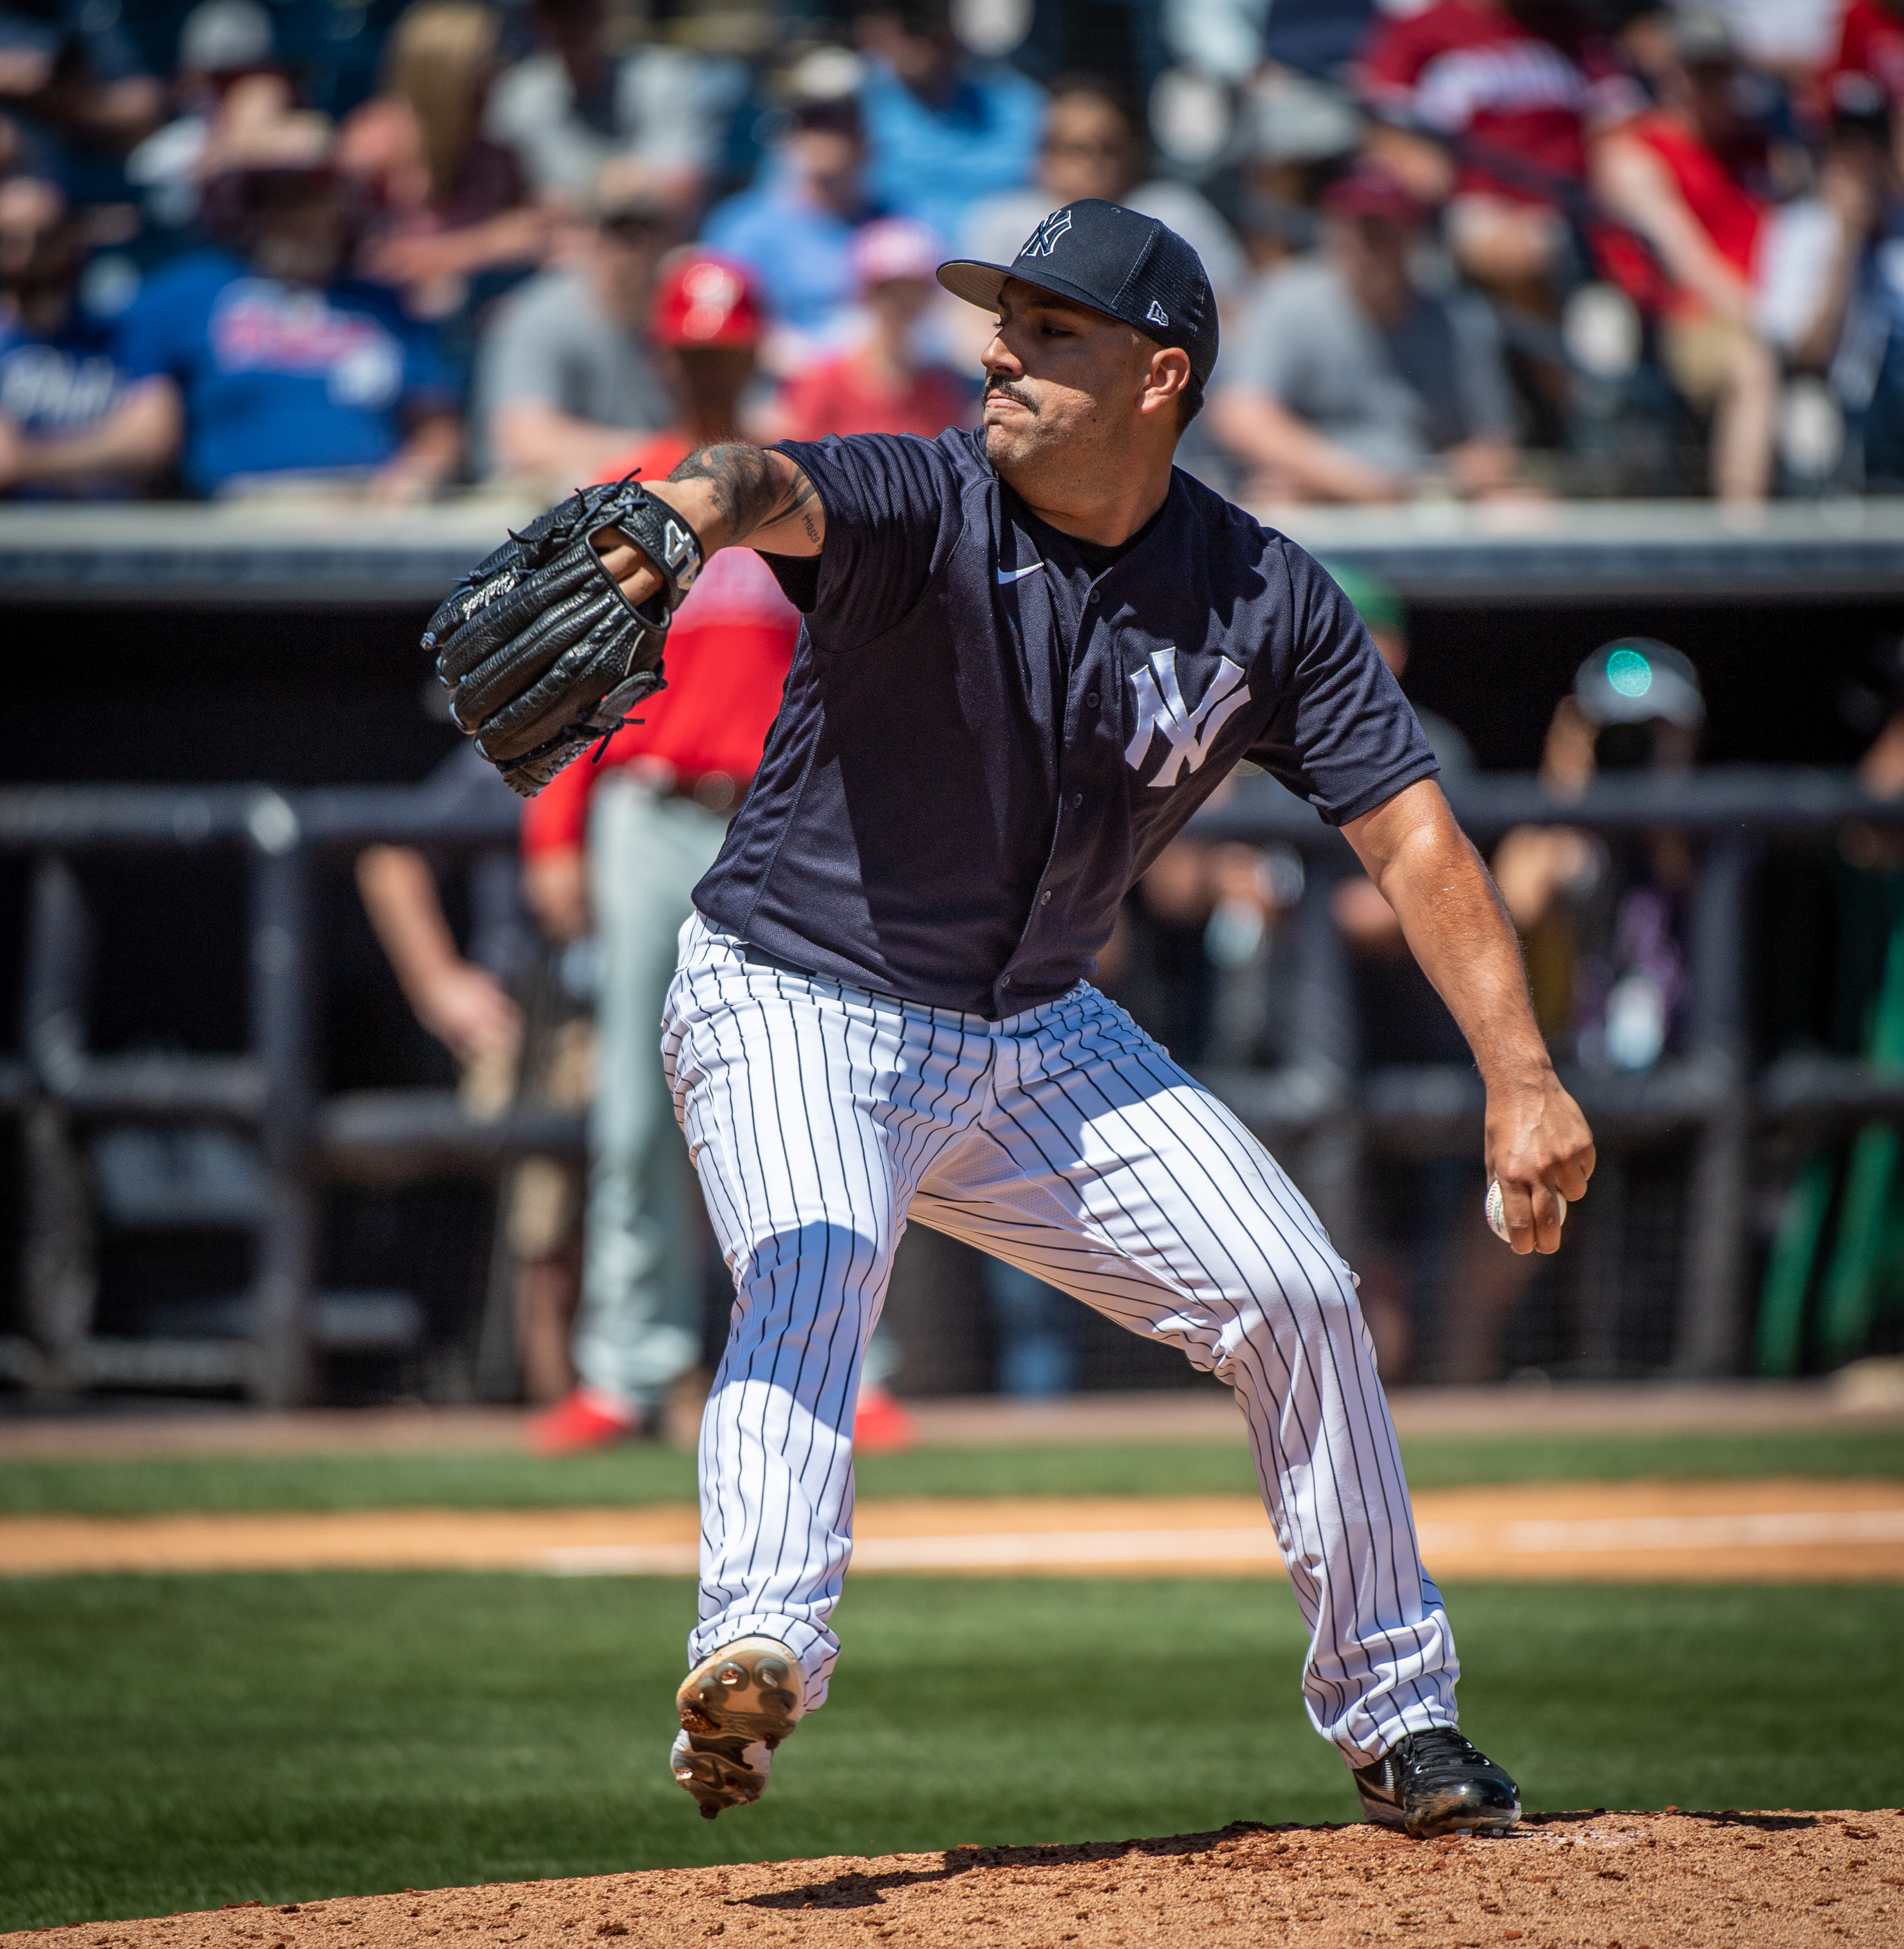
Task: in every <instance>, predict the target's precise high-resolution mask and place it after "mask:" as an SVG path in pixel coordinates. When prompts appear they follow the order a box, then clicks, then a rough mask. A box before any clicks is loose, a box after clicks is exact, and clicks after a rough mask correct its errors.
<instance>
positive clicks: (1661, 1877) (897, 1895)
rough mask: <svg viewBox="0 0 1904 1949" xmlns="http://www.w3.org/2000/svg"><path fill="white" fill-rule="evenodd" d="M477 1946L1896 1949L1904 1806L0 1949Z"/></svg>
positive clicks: (1142, 1858) (1143, 1856)
mask: <svg viewBox="0 0 1904 1949" xmlns="http://www.w3.org/2000/svg"><path fill="white" fill-rule="evenodd" d="M728 1818H729V1819H730V1820H731V1819H732V1818H733V1817H732V1816H731V1815H730V1816H728ZM462 1935H481V1936H482V1937H483V1938H484V1939H485V1941H487V1942H494V1943H498V1944H517V1943H530V1944H536V1945H537V1949H623V1944H624V1943H625V1944H626V1949H646V1945H648V1944H679V1943H689V1942H694V1943H700V1942H704V1941H708V1940H710V1938H723V1939H722V1949H730V1945H731V1949H741V1945H744V1944H758V1945H760V1949H766V1945H767V1944H789V1945H792V1944H816V1945H819V1944H826V1945H834V1944H848V1943H866V1944H871V1943H874V1942H879V1943H888V1942H890V1943H893V1944H899V1945H903V1944H907V1943H910V1942H915V1941H916V1942H918V1943H921V1944H925V1943H953V1942H956V1943H961V1944H983V1945H986V1949H991V1945H993V1944H997V1945H1001V1949H1005V1946H1006V1945H1008V1949H1056V1945H1058V1944H1061V1943H1073V1944H1077V1945H1078V1949H1100V1945H1102V1949H1116V1945H1120V1944H1128V1945H1133V1949H1134V1945H1136V1944H1169V1945H1175V1944H1182V1945H1185V1949H1188V1945H1190V1944H1204V1943H1218V1944H1238V1945H1241V1944H1246V1943H1250V1944H1253V1943H1260V1942H1278V1943H1285V1942H1286V1943H1301V1944H1306V1945H1309V1944H1313V1945H1318V1949H1333V1946H1334V1945H1337V1944H1340V1945H1342V1949H1352V1945H1353V1949H1359V1945H1362V1944H1367V1943H1370V1942H1401V1943H1406V1944H1410V1945H1418V1949H1481V1945H1484V1944H1485V1945H1492V1944H1496V1943H1514V1944H1520V1945H1522V1949H1587V1945H1592V1949H1666V1945H1667V1944H1674V1945H1677V1944H1697V1945H1705V1944H1738V1945H1740V1949H1746V1945H1750V1949H1758V1945H1761V1944H1772V1945H1778V1949H1784V1945H1800V1944H1803V1945H1810V1944H1820V1945H1829V1949H1836V1946H1837V1944H1840V1943H1842V1942H1850V1943H1856V1944H1885V1943H1892V1942H1896V1941H1899V1940H1900V1939H1904V1811H1891V1810H1887V1811H1881V1812H1878V1813H1832V1814H1794V1813H1791V1812H1789V1811H1786V1812H1781V1813H1743V1814H1742V1813H1737V1812H1727V1813H1723V1814H1680V1813H1677V1812H1669V1813H1666V1814H1538V1815H1535V1816H1533V1817H1530V1818H1529V1819H1528V1820H1526V1821H1525V1822H1524V1823H1522V1825H1521V1826H1520V1829H1519V1831H1518V1832H1517V1833H1515V1834H1514V1835H1513V1836H1511V1837H1509V1838H1508V1839H1502V1840H1495V1841H1469V1840H1463V1839H1446V1840H1441V1841H1432V1842H1414V1841H1409V1840H1407V1839H1404V1838H1403V1837H1402V1836H1399V1835H1396V1834H1393V1833H1388V1832H1384V1831H1382V1830H1381V1829H1377V1828H1373V1827H1366V1826H1352V1827H1279V1828H1269V1827H1258V1826H1250V1825H1247V1824H1241V1823H1240V1824H1238V1825H1237V1826H1233V1827H1230V1828H1226V1829H1224V1830H1223V1831H1222V1832H1220V1833H1216V1834H1191V1835H1183V1836H1177V1837H1176V1838H1175V1839H1169V1840H1157V1841H1126V1842H1105V1843H1101V1844H1097V1845H1086V1846H1062V1847H1060V1846H1054V1847H1045V1848H1035V1847H1033V1848H952V1849H949V1850H948V1851H946V1852H944V1853H943V1854H894V1855H889V1856H887V1857H884V1859H881V1860H852V1859H848V1858H845V1857H834V1858H833V1859H831V1860H807V1861H780V1862H771V1863H759V1864H750V1865H747V1866H744V1867H725V1868H718V1867H717V1868H696V1869H683V1870H658V1871H656V1872H654V1873H647V1874H632V1875H607V1876H599V1877H597V1878H595V1879H589V1880H579V1881H550V1882H516V1883H503V1884H499V1885H494V1886H491V1887H486V1888H440V1889H436V1890H432V1891H427V1892H418V1891H405V1893H403V1894H402V1895H377V1896H362V1897H356V1898H343V1899H339V1900H336V1901H319V1902H306V1903H304V1904H293V1905H290V1906H288V1907H262V1906H260V1905H259V1904H256V1903H253V1904H247V1905H244V1906H243V1907H235V1908H227V1909H222V1910H217V1911H215V1912H213V1913H206V1914H197V1915H177V1916H166V1917H164V1918H162V1919H154V1920H151V1921H142V1922H116V1923H87V1924H82V1925H79V1926H73V1927H70V1928H66V1929H39V1930H35V1931H32V1932H25V1933H22V1934H19V1935H4V1936H0V1949H8V1945H11V1949H25V1945H26V1944H27V1943H28V1942H29V1941H30V1942H31V1943H32V1944H33V1949H450V1944H449V1942H446V1941H445V1939H444V1938H452V1939H453V1938H457V1937H459V1936H462ZM615 1938H621V1940H620V1941H617V1940H616V1939H615Z"/></svg>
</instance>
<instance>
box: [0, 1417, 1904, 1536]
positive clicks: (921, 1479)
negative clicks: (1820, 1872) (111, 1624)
mask: <svg viewBox="0 0 1904 1949" xmlns="http://www.w3.org/2000/svg"><path fill="white" fill-rule="evenodd" d="M1403 1449H1404V1452H1405V1454H1406V1456H1407V1459H1408V1467H1409V1479H1410V1481H1412V1483H1413V1484H1414V1485H1415V1487H1417V1488H1422V1489H1430V1488H1450V1487H1459V1486H1462V1485H1464V1484H1470V1483H1484V1482H1524V1481H1631V1480H1632V1479H1633V1478H1636V1477H1639V1476H1648V1475H1663V1476H1673V1477H1679V1478H1686V1479H1694V1478H1706V1479H1710V1478H1723V1477H1737V1476H1744V1475H1819V1476H1845V1475H1889V1476H1904V1429H1883V1428H1878V1429H1865V1430H1857V1429H1847V1430H1843V1431H1837V1430H1829V1429H1825V1430H1809V1429H1805V1430H1790V1429H1780V1430H1774V1431H1768V1432H1766V1433H1763V1434H1752V1435H1733V1434H1723V1435H1553V1436H1545V1437H1534V1438H1530V1437H1527V1436H1524V1435H1516V1436H1513V1437H1502V1436H1488V1437H1478V1436H1477V1437H1474V1438H1449V1437H1440V1436H1437V1437H1434V1438H1421V1439H1418V1440H1415V1441H1408V1442H1405V1443H1404V1444H1403ZM859 1485H860V1493H861V1494H862V1495H866V1496H1000V1495H1048V1496H1059V1495H1198V1494H1213V1493H1216V1494H1220V1493H1223V1492H1225V1491H1238V1492H1241V1493H1247V1492H1249V1491H1251V1490H1252V1489H1253V1487H1254V1486H1255V1484H1254V1479H1253V1476H1252V1475H1251V1474H1250V1459H1249V1455H1248V1453H1247V1450H1245V1448H1244V1445H1243V1443H1242V1441H1241V1438H1240V1435H1239V1438H1238V1440H1236V1441H1229V1442H1222V1441H1198V1442H1155V1443H1150V1442H1144V1443H1129V1444H1115V1443H1093V1444H1081V1445H1079V1446H1077V1447H1042V1448H968V1449H929V1450H924V1451H921V1452H920V1453H915V1454H912V1455H893V1456H870V1457H868V1459H865V1461H863V1462H862V1463H860V1465H859ZM693 1498H694V1458H693V1457H692V1456H689V1455H682V1454H676V1453H672V1452H671V1451H670V1450H666V1449H664V1448H659V1447H630V1448H624V1449H620V1450H614V1451H612V1452H610V1453H598V1454H594V1455H582V1456H567V1457H564V1458H563V1459H559V1460H553V1461H549V1460H543V1459H540V1458H539V1457H537V1456H530V1455H523V1454H511V1453H503V1452H500V1451H497V1450H486V1451H483V1452H480V1453H467V1454H421V1455H418V1454H400V1455H194V1456H157V1457H150V1458H141V1459H131V1460H111V1459H108V1460H82V1461H12V1462H8V1463H4V1464H0V1515H158V1514H161V1513H163V1512H166V1511H168V1510H194V1511H196V1510H216V1509H402V1508H411V1507H425V1506H428V1507H440V1508H452V1509H542V1508H561V1507H565V1506H626V1505H629V1504H633V1503H657V1502H688V1501H691V1500H693Z"/></svg>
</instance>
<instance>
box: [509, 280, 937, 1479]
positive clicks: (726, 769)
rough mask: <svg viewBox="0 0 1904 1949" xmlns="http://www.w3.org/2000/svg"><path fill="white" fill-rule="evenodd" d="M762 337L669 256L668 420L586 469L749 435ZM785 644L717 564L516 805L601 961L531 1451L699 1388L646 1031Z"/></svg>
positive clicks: (526, 835) (738, 559) (672, 456)
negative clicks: (567, 1285)
mask: <svg viewBox="0 0 1904 1949" xmlns="http://www.w3.org/2000/svg"><path fill="white" fill-rule="evenodd" d="M764 329H765V319H764V316H763V307H762V305H761V302H760V296H759V289H758V287H757V286H756V284H755V282H754V280H753V274H752V273H751V272H749V271H748V270H747V269H746V267H745V266H743V265H741V264H738V263H735V261H734V260H732V259H731V258H725V257H719V256H715V255H713V253H710V252H708V251H705V250H693V249H690V250H685V251H683V252H681V253H678V254H677V255H676V256H675V257H674V258H673V259H672V260H670V261H669V262H667V263H664V265H663V268H662V271H661V275H660V280H659V282H658V284H657V289H656V292H655V299H654V317H653V320H652V323H651V337H652V338H653V340H654V345H655V347H656V349H657V351H658V352H659V353H660V356H662V358H663V359H664V360H665V361H666V363H667V365H668V367H669V368H670V369H669V376H670V378H672V381H673V385H674V390H675V394H676V398H677V399H679V402H680V405H681V419H680V421H679V424H677V425H676V426H675V427H671V428H670V429H669V431H666V432H665V433H660V434H654V435H652V436H651V437H649V438H648V439H647V440H645V441H643V442H642V443H641V444H640V445H638V446H635V448H633V449H632V451H630V452H628V453H627V454H626V455H623V456H622V457H621V458H620V460H618V461H617V462H616V463H614V464H613V465H611V466H610V467H609V468H606V469H604V473H603V476H602V477H603V478H604V479H605V480H619V479H620V478H621V477H622V476H623V475H624V474H631V473H632V474H639V475H640V476H641V478H643V479H644V480H665V479H666V477H667V475H668V474H669V471H671V470H672V468H674V466H675V465H676V463H677V462H679V461H681V460H682V459H683V458H685V457H686V456H687V455H688V454H690V453H691V452H695V451H696V450H697V449H700V448H701V447H704V446H713V445H716V444H717V443H721V442H724V441H730V440H740V439H744V438H745V437H746V436H745V435H744V434H743V433H742V432H741V431H740V424H741V399H742V396H743V395H744V393H745V392H746V391H747V387H749V385H750V384H751V383H752V381H753V378H754V373H755V362H756V355H757V353H758V351H759V344H760V340H761V337H762V334H763V331H764ZM799 633H800V615H799V612H798V611H797V610H796V609H795V608H794V605H792V604H791V603H790V602H789V601H787V598H786V597H785V596H784V595H782V594H781V591H780V586H779V584H778V583H777V582H775V580H774V578H773V576H772V574H771V573H770V572H769V570H768V568H767V567H766V564H765V563H763V561H762V560H761V559H760V558H759V555H756V554H754V553H753V552H752V551H751V550H750V549H728V550H726V551H725V552H723V553H722V554H721V555H717V556H716V557H715V558H714V559H713V561H711V562H710V564H709V565H708V568H707V573H706V574H704V575H703V576H702V577H701V578H700V580H699V581H698V582H697V583H696V584H695V585H694V589H693V591H692V592H691V594H690V595H689V596H688V599H687V601H685V602H684V603H683V604H682V606H681V608H680V609H679V611H677V612H676V616H675V618H674V625H673V627H672V629H671V630H670V631H669V636H668V654H667V678H668V682H667V688H666V689H665V690H664V691H663V692H661V693H660V695H658V696H657V697H656V698H654V699H653V700H652V701H651V702H650V703H648V704H646V705H645V706H644V707H643V710H642V721H641V722H639V723H633V724H630V725H629V726H626V728H625V729H623V730H621V731H619V732H617V733H616V735H615V736H614V737H613V738H612V739H610V741H609V742H608V744H607V747H606V748H605V749H604V751H602V752H601V757H600V762H599V763H595V764H577V765H571V766H570V767H569V768H568V769H567V770H566V771H564V772H562V773H561V775H560V776H558V778H557V779H555V780H554V782H553V783H551V785H548V787H546V788H545V789H544V791H542V793H541V794H540V795H539V796H538V797H535V798H533V799H531V800H529V801H528V803H527V804H526V806H525V807H523V828H522V844H523V891H524V893H525V894H526V897H527V898H528V900H529V903H530V906H531V907H532V908H533V909H534V911H535V913H536V918H537V919H539V921H540V922H541V923H542V926H543V927H544V928H545V929H546V930H547V931H548V933H549V934H551V935H552V936H553V937H554V938H556V939H557V940H579V939H580V938H582V937H584V936H585V935H589V934H592V935H593V937H594V939H595V947H596V951H597V953H598V956H599V971H598V993H597V999H596V1009H595V1018H596V1029H597V1037H598V1043H597V1050H598V1053H597V1064H598V1077H599V1078H600V1081H599V1083H598V1087H597V1089H596V1091H595V1101H594V1108H593V1109H592V1112H591V1116H590V1124H589V1201H588V1215H587V1223H586V1227H585V1238H586V1242H585V1258H584V1264H583V1270H582V1304H581V1309H580V1311H579V1313H578V1314H577V1316H576V1327H575V1335H574V1342H573V1356H574V1360H575V1368H576V1373H577V1375H579V1385H577V1387H576V1389H575V1391H574V1392H573V1393H572V1394H570V1396H569V1397H568V1398H567V1400H564V1401H563V1402H561V1403H560V1404H559V1405H558V1406H557V1407H554V1408H553V1409H552V1410H550V1412H549V1413H547V1414H545V1415H544V1416H542V1417H541V1418H540V1419H538V1420H537V1421H536V1422H535V1423H534V1424H533V1425H532V1428H531V1431H530V1439H531V1441H532V1442H533V1445H534V1446H535V1447H536V1448H537V1449H539V1450H540V1451H541V1452H542V1453H545V1454H555V1453H564V1452H566V1451H568V1450H574V1449H578V1448H590V1447H600V1446H603V1445H605V1444H608V1443H610V1442H614V1441H624V1440H626V1439H629V1438H631V1437H633V1436H636V1435H643V1434H648V1433H652V1432H655V1431H657V1430H658V1429H659V1428H660V1426H661V1425H662V1423H663V1419H664V1416H665V1418H666V1419H667V1420H669V1421H670V1422H672V1421H673V1420H674V1419H676V1416H668V1415H666V1409H667V1406H668V1403H669V1397H670V1396H672V1395H674V1394H676V1392H677V1391H682V1392H683V1393H685V1391H687V1390H688V1389H689V1388H693V1387H694V1385H695V1383H696V1381H697V1373H698V1369H699V1366H700V1351H701V1295H702V1286H703V1279H702V1264H703V1261H702V1256H701V1252H702V1248H701V1243H700V1228H699V1227H698V1226H697V1224H696V1223H694V1198H695V1197H696V1195H697V1194H696V1192H695V1190H694V1183H693V1178H692V1173H691V1169H690V1167H689V1164H688V1152H687V1149H686V1146H685V1145H684V1144H683V1143H682V1140H681V1133H680V1132H679V1130H678V1129H677V1128H676V1124H675V1115H674V1104H673V1101H672V1098H671V1097H670V1096H669V1093H668V1089H667V1085H666V1082H665V1080H663V1076H662V1074H661V1060H660V1046H659V1036H660V1032H659V1028H658V1026H657V1025H658V1024H659V1023H660V1020H661V1009H662V999H663V996H664V995H665V994H666V990H667V987H668V984H669V981H670V980H672V978H673V975H674V969H675V959H676V938H675V937H676V935H677V934H679V932H680V930H681V928H682V923H683V922H685V921H686V920H687V919H688V915H690V914H691V912H692V911H693V906H692V902H691V900H690V897H689V896H690V894H691V891H692V890H693V888H694V884H695V882H696V881H698V880H699V879H700V877H701V875H703V874H704V873H705V872H707V869H708V868H709V867H710V866H712V865H713V863H714V856H715V855H716V853H718V852H719V850H720V847H721V842H722V840H723V839H724V838H725V837H726V835H727V827H728V819H730V818H731V816H732V815H733V813H734V812H735V809H736V808H737V807H738V806H739V804H740V802H741V799H742V797H744V795H745V794H746V791H747V787H748V785H749V784H750V782H752V780H753V774H754V771H755V769H756V767H757V766H758V765H759V762H760V751H761V747H762V746H763V744H765V743H766V736H767V731H768V728H769V726H771V725H772V723H773V720H774V716H775V713H776V712H777V711H778V710H779V708H780V695H781V689H782V687H783V685H784V683H785V682H786V678H787V666H788V665H789V664H790V662H791V661H792V659H793V654H794V639H795V638H796V637H797V636H798V634H799ZM680 1405H681V1406H682V1407H686V1406H688V1405H689V1403H687V1402H685V1401H683V1402H682V1403H680ZM692 1406H693V1407H694V1409H695V1410H696V1411H698V1403H697V1402H696V1403H692ZM861 1413H862V1445H867V1446H877V1447H903V1446H905V1445H908V1444H909V1441H910V1439H911V1434H912V1430H911V1425H910V1422H909V1417H907V1416H906V1415H905V1412H904V1410H902V1409H901V1408H900V1407H899V1404H898V1403H897V1402H896V1401H894V1400H893V1399H892V1397H891V1396H890V1394H887V1393H885V1391H884V1390H883V1389H882V1388H877V1387H876V1386H875V1387H868V1388H862V1394H861Z"/></svg>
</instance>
